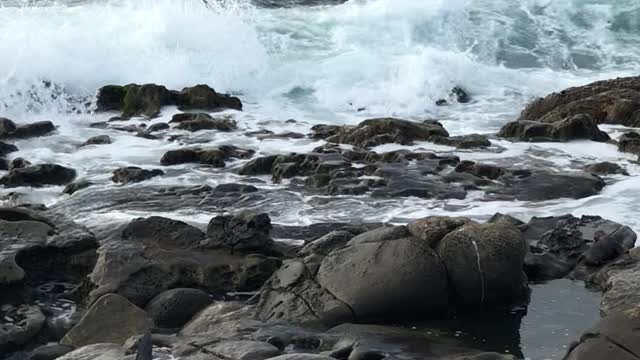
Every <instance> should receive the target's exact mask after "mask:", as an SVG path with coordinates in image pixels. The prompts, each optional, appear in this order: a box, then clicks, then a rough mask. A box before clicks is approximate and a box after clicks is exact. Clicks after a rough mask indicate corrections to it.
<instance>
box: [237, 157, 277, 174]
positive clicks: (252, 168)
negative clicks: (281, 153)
mask: <svg viewBox="0 0 640 360" xmlns="http://www.w3.org/2000/svg"><path fill="white" fill-rule="evenodd" d="M277 158H278V155H271V156H264V157H259V158H256V159H253V160H251V161H249V162H248V163H246V164H245V165H244V166H242V168H240V170H239V171H238V174H240V175H268V174H271V169H272V168H273V164H274V163H275V160H276V159H277Z"/></svg>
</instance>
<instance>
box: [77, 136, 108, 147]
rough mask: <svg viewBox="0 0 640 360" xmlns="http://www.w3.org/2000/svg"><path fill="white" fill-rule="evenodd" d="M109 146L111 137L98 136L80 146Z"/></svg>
mask: <svg viewBox="0 0 640 360" xmlns="http://www.w3.org/2000/svg"><path fill="white" fill-rule="evenodd" d="M107 144H111V138H110V137H109V135H98V136H94V137H92V138H90V139H89V140H87V141H85V142H84V144H82V145H80V146H87V145H107Z"/></svg>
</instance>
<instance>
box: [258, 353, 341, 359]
mask: <svg viewBox="0 0 640 360" xmlns="http://www.w3.org/2000/svg"><path fill="white" fill-rule="evenodd" d="M334 359H335V358H333V357H329V356H324V355H317V354H286V355H280V356H276V357H272V358H269V359H268V360H334Z"/></svg>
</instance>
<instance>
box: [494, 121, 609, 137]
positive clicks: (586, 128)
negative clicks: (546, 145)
mask: <svg viewBox="0 0 640 360" xmlns="http://www.w3.org/2000/svg"><path fill="white" fill-rule="evenodd" d="M498 136H499V137H504V138H509V139H516V140H520V141H571V140H593V141H599V142H606V141H609V135H607V133H605V132H603V131H600V129H598V125H597V122H596V121H595V120H593V118H592V117H590V116H589V115H585V114H578V115H574V116H572V117H567V118H565V119H563V120H561V121H557V122H553V123H543V122H535V121H528V120H520V121H515V122H511V123H508V124H506V125H505V126H504V127H502V129H501V130H500V132H498Z"/></svg>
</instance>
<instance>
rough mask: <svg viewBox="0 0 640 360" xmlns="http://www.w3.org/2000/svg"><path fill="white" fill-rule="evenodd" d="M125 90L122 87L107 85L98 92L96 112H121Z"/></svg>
mask: <svg viewBox="0 0 640 360" xmlns="http://www.w3.org/2000/svg"><path fill="white" fill-rule="evenodd" d="M126 95H127V89H126V88H124V87H123V86H117V85H107V86H103V87H101V88H100V89H99V90H98V95H97V96H96V105H97V110H98V111H116V110H121V109H122V106H123V102H124V97H125V96H126Z"/></svg>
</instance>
